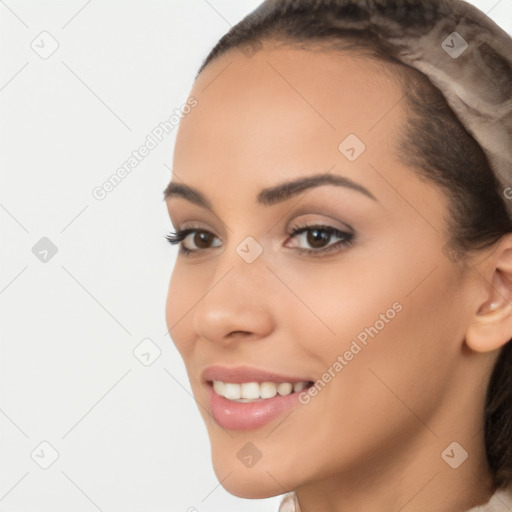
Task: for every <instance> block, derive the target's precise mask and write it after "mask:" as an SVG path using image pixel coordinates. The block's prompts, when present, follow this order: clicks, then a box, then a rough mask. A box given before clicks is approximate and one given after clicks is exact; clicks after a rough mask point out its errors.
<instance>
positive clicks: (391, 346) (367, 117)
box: [165, 0, 512, 512]
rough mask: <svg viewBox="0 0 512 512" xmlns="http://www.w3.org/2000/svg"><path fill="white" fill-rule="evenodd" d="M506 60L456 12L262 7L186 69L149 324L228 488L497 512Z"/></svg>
mask: <svg viewBox="0 0 512 512" xmlns="http://www.w3.org/2000/svg"><path fill="white" fill-rule="evenodd" d="M511 56H512V39H511V38H510V37H509V36H508V35H507V34H506V33H505V32H503V31H502V30H501V29H500V28H499V27H498V26H497V25H496V24H494V23H493V22H492V21H491V20H490V19H489V18H487V17H486V16H485V15H484V14H483V13H481V12H480V11H478V10H477V9H476V8H474V7H472V6H470V5H469V4H467V3H465V2H462V1H459V0H424V1H412V0H388V1H386V0H331V1H329V0H323V1H321V0H317V1H313V0H309V1H308V0H267V1H265V2H263V3H262V4H261V5H260V7H259V8H258V9H256V10H255V11H254V12H253V13H251V14H250V15H249V16H247V17H246V18H245V19H244V20H242V21H241V22H240V23H238V24H237V25H236V26H234V27H232V29H231V30H230V31H229V32H228V33H227V34H226V35H225V36H224V37H223V38H222V39H221V40H220V41H219V42H218V44H217V45H216V46H215V47H214V49H213V50H212V51H211V52H210V54H209V55H208V56H207V58H206V59H205V61H204V63H203V65H202V66H201V68H200V70H199V73H198V76H197V77H196V80H195V83H194V85H193V88H192V91H191V97H192V98H194V100H195V101H196V102H197V106H196V107H195V108H194V110H193V111H191V112H190V113H189V114H188V115H187V116H186V117H185V118H184V119H183V121H182V123H181V126H180V129H179V133H178V136H177V140H176V147H175V153H174V166H173V179H172V181H171V183H170V184H169V186H168V187H167V188H166V190H165V199H166V201H167V207H168V211H169V215H170V218H171V221H172V224H173V226H174V227H175V228H176V230H177V231H176V232H175V233H173V234H171V235H170V236H169V237H168V238H169V241H170V242H171V243H173V244H177V243H179V244H180V252H179V255H178V258H177V261H176V264H175V267H174V269H173V274H172V277H171V282H170V286H169V294H168V300H167V306H166V320H167V324H168V327H169V329H170V334H171V336H172V339H173V341H174V342H175V344H176V346H177V348H178V350H179V352H180V354H181V356H182V357H183V360H184V362H185V365H186V368H187V372H188V375H189V378H190V383H191V387H192V390H193V392H194V397H195V399H196V401H197V403H198V405H199V410H200V412H201V414H202V416H203V418H204V420H205V423H206V427H207V429H208V435H209V438H210V442H211V448H212V459H213V465H214V469H215V473H216V475H217V477H218V478H219V481H220V482H221V483H222V485H223V486H224V488H225V489H226V490H227V491H228V492H230V493H232V494H234V495H236V496H240V497H244V498H266V497H270V496H276V495H279V494H284V493H286V495H285V497H284V498H283V500H282V502H281V507H280V512H287V511H293V512H295V511H297V512H299V511H300V512H327V511H345V510H350V511H351V512H397V511H399V510H400V511H401V512H412V511H414V512H427V511H428V512H433V511H435V512H462V511H467V510H470V509H471V510H472V511H476V510H479V511H484V510H485V511H487V512H489V511H498V510H500V511H501V510H510V507H511V506H512V488H511V487H510V485H511V484H512V446H511V445H512V350H511V344H510V343H508V341H509V340H510V339H511V338H512V304H511V298H512V220H511V219H512V201H511V198H512V188H511V187H512V157H511V155H512V150H511V146H512V145H511V137H512V99H511V98H512V94H511V90H512V61H511V58H512V57H511ZM479 506H481V507H483V508H475V507H479ZM507 507H508V508H507Z"/></svg>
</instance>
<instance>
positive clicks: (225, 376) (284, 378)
mask: <svg viewBox="0 0 512 512" xmlns="http://www.w3.org/2000/svg"><path fill="white" fill-rule="evenodd" d="M201 378H202V380H203V382H204V383H207V384H209V383H211V382H213V381H214V380H220V381H222V382H232V383H236V384H242V383H245V382H258V383H262V382H277V383H279V382H290V383H292V384H293V383H295V382H301V381H313V380H314V379H312V378H311V377H309V376H304V375H283V374H279V373H276V372H271V371H268V370H263V369H259V368H254V367H251V366H236V367H231V368H229V367H226V366H220V365H214V366H209V367H208V368H206V369H205V370H204V371H203V373H202V374H201Z"/></svg>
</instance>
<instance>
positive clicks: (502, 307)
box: [466, 237, 512, 352]
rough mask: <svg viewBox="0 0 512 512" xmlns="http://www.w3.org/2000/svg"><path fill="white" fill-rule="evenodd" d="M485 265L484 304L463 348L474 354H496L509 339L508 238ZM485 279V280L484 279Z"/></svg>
mask: <svg viewBox="0 0 512 512" xmlns="http://www.w3.org/2000/svg"><path fill="white" fill-rule="evenodd" d="M484 261H485V262H486V267H485V268H486V269H487V270H486V271H485V270H484V269H482V268H481V269H479V273H480V275H481V277H483V279H484V281H483V282H484V286H485V290H486V293H485V300H484V301H483V302H482V303H481V304H480V306H479V307H478V310H477V311H476V313H475V315H474V317H473V318H472V321H471V324H470V325H469V327H468V330H467V332H466V344H467V345H468V347H469V348H471V349H472V350H474V351H476V352H490V351H493V350H497V349H499V348H501V347H502V346H503V345H505V344H506V343H507V342H508V341H509V340H510V339H512V238H511V237H505V238H504V240H503V243H502V244H501V246H500V247H499V249H498V251H496V252H495V253H493V254H492V255H491V256H490V257H489V258H488V259H486V260H484ZM486 276H489V277H490V279H488V278H487V277H486Z"/></svg>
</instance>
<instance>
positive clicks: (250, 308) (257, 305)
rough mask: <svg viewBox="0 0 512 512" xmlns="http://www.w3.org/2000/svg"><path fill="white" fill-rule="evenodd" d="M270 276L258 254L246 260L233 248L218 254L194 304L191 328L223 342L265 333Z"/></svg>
mask: <svg viewBox="0 0 512 512" xmlns="http://www.w3.org/2000/svg"><path fill="white" fill-rule="evenodd" d="M221 260H222V262H220V261H221ZM272 277H273V276H272V273H271V272H270V271H269V269H268V268H267V267H266V265H265V261H264V258H263V257H262V256H259V257H258V258H257V259H256V260H255V261H252V262H251V263H248V262H247V261H246V260H244V259H243V258H242V257H241V256H240V255H239V254H238V253H237V252H236V251H235V250H234V249H233V250H232V253H230V254H229V255H228V256H226V254H224V255H222V256H221V257H220V259H219V265H218V266H217V268H216V269H215V271H214V272H212V277H211V279H210V280H209V282H208V283H206V284H205V290H204V296H203V298H202V300H201V301H200V302H199V303H198V304H197V306H196V307H195V308H194V311H193V319H192V325H193V329H194V331H195V332H196V333H197V335H198V336H200V337H201V338H204V339H207V340H209V341H211V342H212V343H218V344H224V345H229V344H233V343H235V342H236V341H237V340H245V339H248V338H253V339H261V338H264V337H266V336H268V335H269V334H270V333H271V331H272V329H273V328H274V324H275V322H274V318H273V314H272V311H273V309H274V308H273V307H272V300H273V299H272V297H275V296H276V294H275V293H273V292H272V290H271V287H272V285H273V286H275V282H274V283H273V282H272V279H271V278H272Z"/></svg>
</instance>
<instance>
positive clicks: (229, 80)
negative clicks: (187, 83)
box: [173, 48, 404, 186]
mask: <svg viewBox="0 0 512 512" xmlns="http://www.w3.org/2000/svg"><path fill="white" fill-rule="evenodd" d="M382 66H385V64H382V65H380V64H379V65H377V64H376V63H375V62H374V61H371V60H369V59H368V58H367V57H362V56H357V55H354V54H349V53H346V52H340V51H329V52H321V51H308V50H298V49H291V48H265V49H261V50H260V51H258V52H257V53H256V54H255V55H253V56H252V57H250V58H249V57H247V56H246V55H244V54H243V53H242V52H241V51H239V50H238V49H232V50H229V51H228V52H226V53H225V54H223V55H222V56H220V57H219V58H217V59H215V60H214V61H213V62H211V63H210V64H209V65H208V66H207V67H206V68H205V69H204V71H203V72H202V73H201V75H200V76H199V77H198V79H197V80H196V82H195V83H194V86H193V88H192V91H191V93H190V94H191V96H193V97H194V98H196V100H197V102H198V104H197V106H196V107H195V108H194V109H193V110H192V112H191V113H190V114H188V115H187V116H186V117H184V118H183V120H182V121H181V124H180V127H179V130H178V136H177V140H176V145H175V151H174V167H173V168H174V169H175V171H176V173H177V174H178V175H179V176H180V178H182V179H183V180H184V181H187V182H189V183H191V184H197V185H199V184H200V183H201V181H202V179H203V178H204V176H205V173H208V179H209V180H210V183H211V184H212V185H213V186H215V182H216V180H217V181H218V185H219V186H220V185H221V184H222V181H223V180H225V179H229V180H233V179H235V178H238V179H240V177H241V175H242V176H243V177H244V179H245V180H249V181H251V180H252V181H254V183H256V182H257V183H259V184H265V183H269V182H270V181H272V182H275V181H276V180H278V179H279V178H283V179H285V178H289V177H296V176H297V175H298V174H300V173H301V171H303V173H307V174H311V170H312V169H313V168H317V169H318V170H319V171H320V170H323V171H327V170H328V169H330V168H332V167H333V166H334V165H337V164H338V163H341V164H343V166H344V168H345V167H347V166H348V167H349V169H348V172H349V173H350V172H357V171H356V169H357V168H358V165H356V164H355V163H354V165H349V164H352V163H353V162H350V161H349V160H347V158H346V157H345V156H344V155H342V154H341V153H340V149H339V148H340V144H342V143H343V141H344V140H346V139H347V137H349V136H354V135H355V136H356V137H357V139H359V140H360V141H361V142H362V143H363V144H364V146H365V147H366V150H367V151H368V153H367V155H373V157H372V158H374V159H376V161H382V159H383V158H388V159H393V158H394V153H395V151H394V149H393V147H394V144H395V142H396V137H397V132H398V131H399V129H400V128H402V125H403V122H404V111H403V108H402V105H401V99H402V98H403V91H402V88H401V86H400V84H399V81H398V80H393V79H392V78H390V75H389V73H386V72H384V70H383V68H382ZM267 173H269V174H271V175H272V176H273V179H272V180H268V179H265V176H266V175H267Z"/></svg>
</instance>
